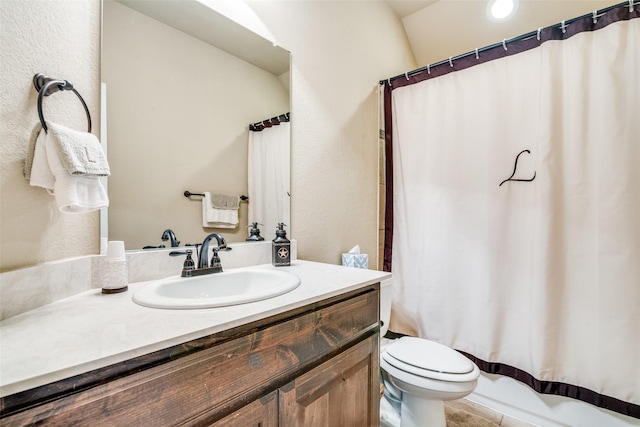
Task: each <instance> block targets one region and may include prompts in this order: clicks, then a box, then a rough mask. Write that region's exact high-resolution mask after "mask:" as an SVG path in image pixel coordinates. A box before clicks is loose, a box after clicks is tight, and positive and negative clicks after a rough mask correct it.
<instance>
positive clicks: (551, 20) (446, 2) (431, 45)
mask: <svg viewBox="0 0 640 427" xmlns="http://www.w3.org/2000/svg"><path fill="white" fill-rule="evenodd" d="M384 1H385V2H386V3H387V4H388V5H389V7H390V8H391V9H392V10H393V11H394V12H395V14H396V15H397V16H398V19H400V20H401V21H402V25H403V27H404V30H405V33H406V35H407V39H408V41H409V45H410V47H411V50H412V51H413V54H414V57H415V60H416V65H417V67H424V66H426V65H428V64H434V63H436V62H439V61H442V60H446V59H447V58H450V57H452V56H457V55H462V54H465V53H468V52H472V51H474V50H475V49H476V48H482V47H484V46H489V45H493V44H495V43H499V42H501V41H502V40H505V39H506V40H508V39H510V38H513V37H516V36H519V35H522V34H527V33H529V32H531V31H535V30H537V29H538V28H541V27H547V26H550V25H554V24H557V23H559V22H561V21H563V20H566V19H571V18H575V17H578V16H581V15H584V14H589V13H591V12H593V11H594V10H600V9H604V8H605V7H608V6H611V5H613V4H615V3H616V2H617V1H616V0H518V9H517V11H516V14H515V15H514V16H513V17H512V18H511V19H509V20H507V21H502V22H496V21H495V20H492V19H490V18H488V17H487V13H486V8H487V2H488V0H435V1H434V0H384ZM618 1H619V0H618ZM404 71H407V70H404Z"/></svg>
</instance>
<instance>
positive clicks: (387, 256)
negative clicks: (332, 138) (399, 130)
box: [382, 86, 393, 272]
mask: <svg viewBox="0 0 640 427" xmlns="http://www.w3.org/2000/svg"><path fill="white" fill-rule="evenodd" d="M391 91H392V89H391V87H389V86H385V87H384V156H385V171H384V182H385V187H384V188H385V207H384V253H383V258H382V270H383V271H389V272H390V271H391V255H392V251H393V246H392V245H393V140H392V137H393V120H392V117H391V110H392V108H391Z"/></svg>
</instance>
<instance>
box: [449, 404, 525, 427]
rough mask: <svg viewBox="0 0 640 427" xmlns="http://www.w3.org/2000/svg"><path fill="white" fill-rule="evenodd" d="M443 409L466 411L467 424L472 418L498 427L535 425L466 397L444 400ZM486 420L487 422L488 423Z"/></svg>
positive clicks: (471, 423)
mask: <svg viewBox="0 0 640 427" xmlns="http://www.w3.org/2000/svg"><path fill="white" fill-rule="evenodd" d="M445 409H446V410H447V412H448V413H452V412H462V413H468V414H469V415H468V417H467V419H468V420H470V421H471V422H469V425H473V424H474V423H473V422H472V421H473V420H477V421H478V422H480V421H485V423H483V424H485V425H488V426H493V425H495V426H500V427H535V426H534V425H533V424H529V423H525V422H524V421H520V420H517V419H515V418H511V417H509V416H507V415H503V414H501V413H499V412H496V411H493V410H491V409H489V408H486V407H484V406H481V405H478V404H476V403H473V402H471V401H469V400H466V399H460V400H451V401H448V402H445ZM486 422H489V423H488V424H487V423H486Z"/></svg>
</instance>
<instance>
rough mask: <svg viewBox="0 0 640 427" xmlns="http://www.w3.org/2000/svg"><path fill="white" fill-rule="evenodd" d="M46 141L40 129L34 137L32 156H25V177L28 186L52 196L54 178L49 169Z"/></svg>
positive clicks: (45, 136) (45, 135) (44, 134)
mask: <svg viewBox="0 0 640 427" xmlns="http://www.w3.org/2000/svg"><path fill="white" fill-rule="evenodd" d="M32 137H33V136H32ZM46 139H47V134H46V133H45V132H44V130H42V127H40V131H39V133H37V135H35V141H34V149H33V155H32V156H31V155H30V154H27V160H26V163H25V177H27V178H28V179H29V185H31V186H32V187H42V188H44V189H46V190H47V192H48V193H49V194H53V188H54V186H55V182H56V178H55V177H54V176H53V173H51V168H50V167H49V161H48V159H47V145H46ZM29 164H30V166H28V165H29Z"/></svg>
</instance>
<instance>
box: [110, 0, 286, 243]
mask: <svg viewBox="0 0 640 427" xmlns="http://www.w3.org/2000/svg"><path fill="white" fill-rule="evenodd" d="M245 6H246V5H245ZM102 32H103V39H102V70H101V71H102V82H103V87H102V89H103V108H102V109H103V117H102V120H103V124H102V125H103V126H102V127H103V129H106V134H105V133H104V132H103V134H102V140H103V141H106V145H107V150H108V157H109V162H110V166H111V177H110V178H109V180H108V193H109V199H110V205H109V210H108V214H107V216H108V237H107V236H104V235H103V239H106V238H108V239H109V240H124V241H125V245H126V248H127V250H131V249H140V248H143V247H145V246H159V245H163V244H164V245H166V246H170V242H163V241H162V240H161V236H162V233H163V231H164V230H165V229H171V230H173V231H174V233H175V235H176V236H177V239H178V240H180V241H181V244H180V246H184V245H185V244H188V243H200V242H202V240H203V238H204V237H205V236H206V235H207V234H209V233H212V232H219V233H221V234H222V235H223V236H224V237H225V238H226V239H227V241H228V242H235V241H244V240H245V239H246V237H247V236H248V230H247V216H248V203H250V202H251V201H250V200H249V201H248V202H241V203H240V208H239V211H238V220H239V224H238V226H237V227H236V228H229V229H224V228H204V227H203V224H202V203H201V197H199V196H192V197H185V196H184V192H185V191H190V192H191V193H203V192H205V191H206V192H211V193H219V194H228V195H247V174H248V170H247V145H248V142H247V141H248V133H249V129H248V128H249V124H250V123H255V122H259V121H262V120H266V119H269V118H272V117H276V116H279V115H281V114H283V113H286V112H289V111H290V93H289V92H290V84H289V78H290V77H289V76H290V74H289V66H290V54H289V52H287V51H286V50H285V49H282V48H280V47H277V46H274V45H273V43H272V42H271V41H269V40H267V39H265V38H263V37H260V36H258V35H257V34H256V33H254V32H252V31H250V30H248V29H246V28H245V27H243V26H241V25H239V24H238V23H236V22H235V21H234V20H231V19H229V18H227V17H225V16H224V15H223V14H221V13H219V12H217V11H214V10H213V9H211V8H210V7H208V5H207V2H205V1H204V0H157V1H156V0H118V1H116V0H104V1H103V26H102ZM105 112H106V115H105ZM105 125H106V126H105ZM105 222H106V221H103V224H104V223H105ZM272 234H273V233H272V230H263V235H264V236H265V238H267V239H268V238H270V236H271V235H272Z"/></svg>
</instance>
